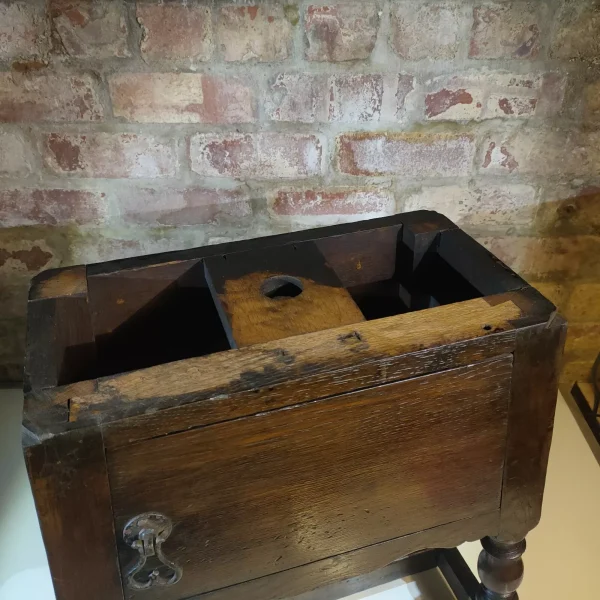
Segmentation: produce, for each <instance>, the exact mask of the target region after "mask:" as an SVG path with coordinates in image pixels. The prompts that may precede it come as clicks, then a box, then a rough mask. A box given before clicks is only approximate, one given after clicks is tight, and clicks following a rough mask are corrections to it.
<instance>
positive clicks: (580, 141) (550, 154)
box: [480, 128, 600, 176]
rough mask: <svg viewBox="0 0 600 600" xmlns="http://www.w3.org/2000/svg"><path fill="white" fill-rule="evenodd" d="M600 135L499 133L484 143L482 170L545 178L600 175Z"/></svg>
mask: <svg viewBox="0 0 600 600" xmlns="http://www.w3.org/2000/svg"><path fill="white" fill-rule="evenodd" d="M599 160H600V132H597V131H590V132H585V131H578V130H575V129H570V130H558V129H540V130H535V129H529V128H524V129H518V130H516V131H512V132H509V133H506V134H502V133H500V132H495V133H493V134H491V136H489V137H488V139H486V140H485V141H484V144H483V157H482V158H481V163H480V164H481V171H482V172H490V173H534V174H537V175H542V176H549V175H555V174H556V173H562V174H563V175H582V176H583V175H596V174H597V173H598V161H599Z"/></svg>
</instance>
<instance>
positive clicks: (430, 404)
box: [107, 355, 512, 600]
mask: <svg viewBox="0 0 600 600" xmlns="http://www.w3.org/2000/svg"><path fill="white" fill-rule="evenodd" d="M511 371H512V355H504V356H500V357H498V358H496V359H493V360H489V361H485V362H480V363H477V364H474V365H470V366H467V367H463V368H458V369H453V370H449V371H443V372H440V373H437V374H432V375H429V376H425V377H418V378H414V379H409V380H405V381H401V382H396V383H391V384H387V385H382V386H379V387H375V388H368V389H364V390H359V391H355V392H352V393H348V394H343V395H339V396H335V397H331V398H326V399H323V400H319V401H314V402H307V403H303V404H299V405H296V406H292V407H291V408H286V409H280V410H273V411H270V412H266V413H261V414H256V415H253V416H250V417H245V418H241V419H235V420H230V421H226V422H222V423H218V424H215V425H211V426H207V427H201V428H198V429H195V430H190V431H186V432H182V433H178V434H173V435H168V436H163V437H158V438H154V439H150V440H147V441H143V442H140V443H137V444H133V445H130V446H126V447H122V448H118V449H116V450H114V451H109V453H108V455H107V462H108V470H109V477H110V487H111V494H112V503H113V511H114V516H115V525H116V530H117V538H118V540H119V544H120V549H119V554H120V561H121V567H122V569H126V568H127V566H128V564H129V563H130V562H132V561H133V560H134V559H135V558H136V556H135V552H134V551H133V550H132V549H131V548H130V547H128V546H126V545H125V544H124V543H123V540H122V531H123V527H124V525H125V524H126V522H127V521H128V520H129V519H131V518H132V517H134V516H136V515H138V514H141V513H145V512H150V511H156V512H160V513H163V514H164V515H166V516H167V517H169V518H170V519H171V520H172V522H173V531H172V533H171V534H170V536H169V537H168V539H167V540H166V541H165V542H164V544H163V550H164V553H165V555H166V556H167V557H168V559H169V560H171V561H173V562H174V563H176V564H177V565H179V566H180V567H182V569H183V575H182V578H181V580H180V581H179V582H178V583H176V584H174V585H171V586H164V587H152V588H150V589H148V590H144V591H140V592H133V593H132V594H131V595H132V596H134V597H138V596H139V597H140V598H147V599H148V600H151V599H158V598H160V599H164V600H167V599H169V600H170V599H173V600H176V599H181V598H188V597H190V596H193V595H195V594H201V593H203V592H208V591H210V590H215V589H220V588H224V587H227V586H232V585H235V584H237V583H240V582H244V581H248V580H251V579H255V578H259V577H263V576H266V575H269V574H271V573H275V572H278V571H282V570H285V569H290V568H293V567H297V566H299V565H304V564H307V563H311V562H314V561H317V560H320V559H323V558H326V557H329V556H333V555H336V554H340V553H343V552H348V551H350V550H353V549H356V548H359V547H364V546H367V545H370V544H376V543H378V542H381V541H384V540H389V539H392V538H395V537H398V536H402V535H405V534H409V533H412V532H416V531H421V530H424V529H428V528H431V527H435V526H437V525H441V524H444V523H449V522H453V521H458V520H460V519H466V518H468V517H473V516H475V515H478V514H485V513H490V512H493V511H496V510H498V509H499V505H500V496H501V485H502V474H503V465H504V454H505V443H506V433H507V423H506V421H507V409H508V400H509V390H510V382H511Z"/></svg>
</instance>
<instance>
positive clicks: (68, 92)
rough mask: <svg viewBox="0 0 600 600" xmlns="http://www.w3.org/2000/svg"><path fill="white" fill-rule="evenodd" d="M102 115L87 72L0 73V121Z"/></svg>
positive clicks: (96, 117) (79, 118) (96, 118)
mask: <svg viewBox="0 0 600 600" xmlns="http://www.w3.org/2000/svg"><path fill="white" fill-rule="evenodd" d="M103 116H104V111H103V109H102V105H101V103H100V100H99V98H98V93H97V88H96V84H95V83H94V81H93V79H92V78H91V77H90V76H89V75H58V74H48V75H46V74H41V75H40V74H36V75H27V74H21V73H0V122H17V121H23V122H30V121H100V120H102V118H103Z"/></svg>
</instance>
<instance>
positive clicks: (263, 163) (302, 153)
mask: <svg viewBox="0 0 600 600" xmlns="http://www.w3.org/2000/svg"><path fill="white" fill-rule="evenodd" d="M322 154H323V147H322V145H321V141H320V140H319V138H318V137H317V136H314V135H309V134H286V133H251V134H230V135H219V134H210V133H208V134H203V133H201V134H197V135H195V136H192V139H191V142H190V158H191V161H192V169H193V170H194V171H195V172H196V173H199V174H200V175H205V176H216V177H220V176H226V177H239V178H250V179H296V178H301V177H310V176H313V175H320V174H321V169H322V165H321V157H322Z"/></svg>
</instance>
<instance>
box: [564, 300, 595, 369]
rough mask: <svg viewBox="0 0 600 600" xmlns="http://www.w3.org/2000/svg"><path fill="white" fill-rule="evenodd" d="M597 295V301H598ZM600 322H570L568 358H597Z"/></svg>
mask: <svg viewBox="0 0 600 600" xmlns="http://www.w3.org/2000/svg"><path fill="white" fill-rule="evenodd" d="M598 301H599V300H598V297H596V302H598ZM599 339H600V323H585V324H583V323H581V324H575V323H569V328H568V329H567V341H566V343H565V359H566V360H591V361H593V360H595V358H596V357H597V356H598V350H599V348H598V340H599Z"/></svg>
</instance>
